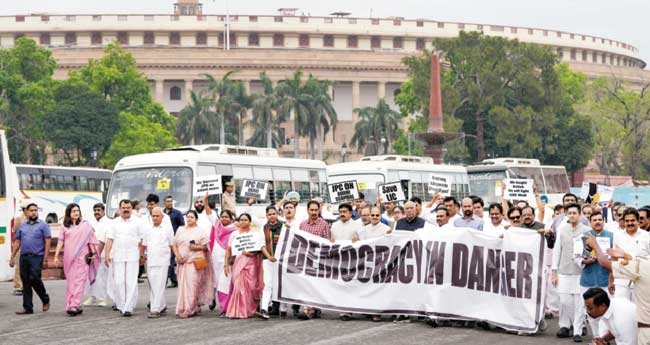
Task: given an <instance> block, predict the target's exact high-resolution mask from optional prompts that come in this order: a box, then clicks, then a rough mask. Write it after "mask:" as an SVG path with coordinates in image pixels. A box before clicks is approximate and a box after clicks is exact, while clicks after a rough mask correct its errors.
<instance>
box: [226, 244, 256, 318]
mask: <svg viewBox="0 0 650 345" xmlns="http://www.w3.org/2000/svg"><path fill="white" fill-rule="evenodd" d="M261 268H262V256H261V255H255V256H246V255H237V257H236V258H235V263H234V264H233V265H232V271H231V275H232V289H231V292H230V301H229V303H228V310H227V312H226V316H227V317H229V318H235V319H244V318H248V317H250V316H251V315H253V314H255V311H256V310H257V306H258V304H259V302H260V299H261V296H262V289H263V287H264V283H263V281H262V280H261V279H260V277H261V275H260V272H261Z"/></svg>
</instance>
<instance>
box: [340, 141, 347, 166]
mask: <svg viewBox="0 0 650 345" xmlns="http://www.w3.org/2000/svg"><path fill="white" fill-rule="evenodd" d="M347 153H348V144H346V143H343V145H341V163H345V155H346V154H347Z"/></svg>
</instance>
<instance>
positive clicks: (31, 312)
mask: <svg viewBox="0 0 650 345" xmlns="http://www.w3.org/2000/svg"><path fill="white" fill-rule="evenodd" d="M29 314H34V311H33V310H25V309H23V310H18V311H16V315H29Z"/></svg>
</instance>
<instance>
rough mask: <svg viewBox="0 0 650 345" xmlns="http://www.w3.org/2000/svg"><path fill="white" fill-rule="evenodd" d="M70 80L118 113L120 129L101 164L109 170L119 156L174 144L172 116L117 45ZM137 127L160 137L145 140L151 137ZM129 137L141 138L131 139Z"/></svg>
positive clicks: (113, 45) (108, 49)
mask: <svg viewBox="0 0 650 345" xmlns="http://www.w3.org/2000/svg"><path fill="white" fill-rule="evenodd" d="M70 80H71V81H72V82H77V81H81V82H85V83H86V84H87V85H89V86H90V88H91V89H93V90H95V91H97V92H99V93H100V94H102V95H104V98H105V99H106V100H107V101H108V102H110V103H111V104H113V105H114V106H115V107H116V108H117V110H118V112H119V124H120V130H119V131H118V133H117V135H116V136H115V138H114V139H113V143H112V144H111V147H110V148H109V150H108V151H107V153H106V156H105V157H104V159H103V160H102V164H104V165H106V166H108V167H111V166H112V164H115V163H116V162H117V161H118V160H119V159H120V158H122V156H127V155H133V154H138V153H144V152H153V151H160V150H163V149H166V148H168V147H170V145H169V142H170V141H171V142H173V143H175V142H176V141H175V139H174V136H173V132H174V130H175V128H176V123H175V119H174V117H173V116H170V115H169V114H168V113H167V112H166V111H165V110H164V109H163V107H162V105H161V104H160V103H157V102H154V100H153V98H152V96H151V88H150V87H149V82H148V81H147V78H146V76H145V75H144V74H143V73H142V72H140V71H139V70H138V69H137V66H136V62H135V58H133V56H132V55H131V53H129V52H128V51H126V50H124V49H122V48H121V47H120V45H119V43H117V42H113V43H111V44H109V45H108V46H106V48H105V49H104V56H102V57H101V58H100V59H91V60H90V61H89V62H88V65H86V66H84V67H82V68H80V69H79V70H78V71H71V72H70ZM139 128H150V130H151V131H153V132H155V133H157V134H158V135H159V137H158V138H156V140H153V141H146V140H147V139H146V138H148V137H150V135H148V134H147V135H140V134H144V133H138V129H139ZM129 135H140V136H139V137H133V138H131V137H128V136H129ZM118 141H119V142H118ZM125 143H132V144H134V145H130V146H129V145H126V144H125ZM156 145H158V146H156Z"/></svg>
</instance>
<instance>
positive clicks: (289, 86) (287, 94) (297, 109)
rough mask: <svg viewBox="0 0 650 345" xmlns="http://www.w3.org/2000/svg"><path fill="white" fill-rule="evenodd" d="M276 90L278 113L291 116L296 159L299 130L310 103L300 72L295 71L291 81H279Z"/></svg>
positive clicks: (303, 122)
mask: <svg viewBox="0 0 650 345" xmlns="http://www.w3.org/2000/svg"><path fill="white" fill-rule="evenodd" d="M276 89H277V93H278V97H279V100H280V101H279V111H280V112H281V113H283V114H286V116H288V114H293V121H294V124H293V126H294V127H293V128H294V140H293V155H294V157H296V158H297V157H298V156H299V148H300V146H299V145H300V137H301V135H302V133H301V131H300V129H301V128H303V126H304V124H305V122H306V117H307V113H308V112H309V106H310V103H311V95H310V94H309V92H308V90H307V88H306V86H305V82H304V81H303V80H302V71H301V70H296V71H295V72H294V73H293V76H292V78H291V79H286V80H282V81H280V82H279V83H278V86H277V87H276ZM283 116H285V115H283Z"/></svg>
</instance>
